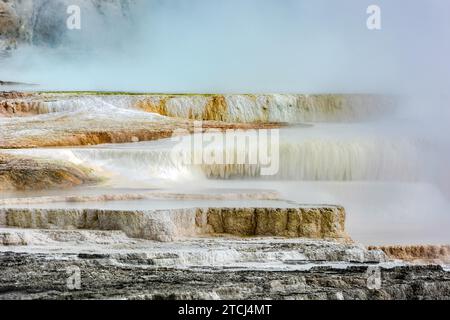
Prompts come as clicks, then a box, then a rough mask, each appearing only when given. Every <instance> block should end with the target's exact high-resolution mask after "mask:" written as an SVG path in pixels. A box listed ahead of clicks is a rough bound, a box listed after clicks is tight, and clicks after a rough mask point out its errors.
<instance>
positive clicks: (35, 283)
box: [0, 252, 450, 299]
mask: <svg viewBox="0 0 450 320" xmlns="http://www.w3.org/2000/svg"><path fill="white" fill-rule="evenodd" d="M149 263H151V260H148V259H145V258H141V257H139V256H136V255H132V254H130V255H128V256H123V257H122V259H120V260H116V259H114V258H111V256H110V255H108V254H103V255H99V254H51V253H43V254H30V253H14V252H3V253H0V268H1V270H2V272H1V273H0V299H111V298H120V299H123V298H126V299H450V272H447V271H444V270H443V269H442V267H439V266H405V265H403V266H396V267H392V268H386V267H385V266H384V265H383V264H381V265H376V264H364V263H363V264H356V265H352V266H348V267H342V266H341V267H333V266H330V265H324V266H315V267H312V268H306V269H298V270H270V269H266V270H264V269H259V268H257V267H253V268H241V269H234V270H233V269H231V270H230V269H227V268H216V269H214V268H184V269H179V268H175V267H159V266H151V265H150V266H149ZM292 263H295V262H292ZM376 267H380V269H379V270H380V275H381V286H380V287H372V286H371V284H372V282H371V281H372V279H371V277H370V274H372V272H373V270H374V268H376ZM74 268H79V269H78V270H80V276H81V278H80V280H81V288H80V289H79V290H69V288H68V286H67V282H68V278H69V276H70V275H71V274H73V273H71V272H73V271H70V270H74ZM75 270H76V269H75ZM67 272H69V273H67ZM369 288H374V289H369Z"/></svg>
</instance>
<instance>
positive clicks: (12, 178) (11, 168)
mask: <svg viewBox="0 0 450 320" xmlns="http://www.w3.org/2000/svg"><path fill="white" fill-rule="evenodd" d="M96 181H98V180H97V179H96V178H95V177H94V176H93V174H91V172H90V171H89V169H87V168H83V167H81V166H76V165H74V164H71V163H66V162H62V161H49V160H43V159H38V158H27V157H18V156H13V155H6V154H1V153H0V191H7V190H41V189H49V188H57V187H58V188H68V187H74V186H77V185H81V184H87V183H94V182H96Z"/></svg>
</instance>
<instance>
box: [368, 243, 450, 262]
mask: <svg viewBox="0 0 450 320" xmlns="http://www.w3.org/2000/svg"><path fill="white" fill-rule="evenodd" d="M370 249H379V250H382V251H383V252H385V253H386V255H387V256H388V257H389V258H391V259H399V260H403V261H409V262H413V263H418V264H423V263H433V264H450V246H449V245H442V246H437V245H428V246H427V245H419V246H385V247H371V248H370Z"/></svg>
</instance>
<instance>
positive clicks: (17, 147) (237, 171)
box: [0, 92, 450, 299]
mask: <svg viewBox="0 0 450 320" xmlns="http://www.w3.org/2000/svg"><path fill="white" fill-rule="evenodd" d="M394 107H395V106H394V105H393V100H392V98H386V97H377V96H373V95H286V94H285V95H282V94H264V95H250V94H246V95H244V94H240V95H201V94H197V95H161V94H125V93H120V94H119V93H116V94H113V93H108V94H106V93H19V92H5V93H3V94H2V95H1V99H0V148H1V149H0V190H1V192H2V193H1V197H0V266H1V268H2V271H3V272H2V273H1V274H0V292H1V293H0V299H2V298H4V299H8V298H19V299H33V298H49V299H60V298H83V299H84V298H87V299H92V298H94V299H95V298H100V299H109V298H127V299H160V298H176V299H183V298H184V299H241V298H251V299H254V298H261V299H263V298H264V299H266V298H269V299H283V298H285V299H416V298H419V299H420V298H423V299H428V298H450V297H449V295H448V292H450V275H449V273H448V271H446V270H448V269H447V267H446V264H447V263H448V248H447V247H445V246H444V247H434V246H433V247H432V246H430V247H388V246H381V245H378V244H379V243H365V244H364V245H363V244H358V242H357V241H355V239H352V233H353V232H354V231H355V228H354V224H353V223H354V222H353V221H355V220H354V217H353V216H352V214H354V213H355V210H354V208H352V210H350V212H346V208H345V206H343V205H345V204H343V203H340V201H338V200H335V201H330V202H329V203H324V202H317V200H315V199H316V198H314V197H310V194H308V192H304V191H302V190H305V188H304V185H305V184H306V186H308V187H311V188H313V189H315V190H316V189H317V190H322V192H324V191H323V190H327V189H326V188H334V187H333V186H334V185H335V184H336V186H337V188H342V190H344V188H345V187H349V188H353V189H351V190H352V192H357V189H358V188H360V186H363V187H364V188H372V189H370V190H375V191H376V190H377V188H378V186H379V185H380V184H381V183H386V184H392V185H393V186H394V187H396V186H397V183H401V186H403V187H404V188H412V187H411V186H415V185H416V184H419V185H421V184H420V183H421V181H422V180H421V179H423V176H422V175H421V174H420V172H418V170H417V168H418V166H419V165H420V161H421V159H420V157H419V156H418V154H420V148H421V145H420V143H418V142H417V141H415V140H413V139H411V140H408V139H403V138H399V139H397V138H394V137H393V136H390V135H389V134H390V133H389V132H384V133H383V134H385V136H383V135H380V134H379V133H378V132H375V133H373V132H371V131H370V130H367V132H366V131H364V134H363V135H362V137H361V138H358V139H355V138H353V136H351V135H348V134H347V133H346V132H345V130H346V128H347V127H356V128H365V124H364V121H376V120H377V118H378V117H379V116H380V115H381V114H383V113H385V112H391V111H392V109H393V108H394ZM198 121H202V130H204V131H208V129H215V130H216V131H215V132H219V133H225V132H226V131H227V130H239V131H240V132H246V131H249V130H261V129H262V130H264V129H279V130H281V134H280V141H279V145H278V146H279V149H280V166H279V172H278V173H277V174H274V175H273V176H269V177H264V176H262V175H261V170H260V169H261V167H262V164H261V163H258V164H256V165H253V166H252V165H248V166H246V165H233V164H213V165H189V164H185V163H178V162H176V161H175V162H174V161H173V159H171V157H170V150H171V148H172V147H173V144H171V143H172V142H171V139H169V138H171V137H172V135H173V134H174V132H175V131H176V130H178V129H185V134H187V135H189V134H191V133H193V132H194V129H195V122H198ZM361 123H362V124H361ZM323 127H327V128H329V131H330V132H331V133H330V134H328V135H323V134H322V133H321V129H322V128H323ZM358 130H359V129H358ZM202 133H203V131H202ZM286 133H287V134H286ZM291 136H293V138H289V137H291ZM215 150H216V152H217V150H218V149H215ZM182 151H183V152H188V151H187V150H185V149H182ZM287 181H290V182H289V183H288V182H287ZM325 182H326V183H325ZM321 188H323V189H321ZM332 190H335V189H332ZM295 192H298V193H295ZM293 193H295V194H294V195H293ZM336 194H338V192H336ZM297 197H300V198H301V199H310V200H305V201H303V200H302V201H299V200H298V199H297ZM308 197H310V198H308ZM339 199H344V198H339ZM349 221H350V222H351V223H350V227H351V228H348V224H349ZM369 244H373V245H376V246H374V247H368V246H366V245H369ZM431 263H433V264H434V265H433V266H431V265H429V264H431ZM71 268H78V270H80V272H81V287H80V288H78V289H76V290H72V289H70V288H68V287H67V286H66V285H65V279H66V278H65V277H66V276H67V275H66V271H65V270H68V269H71ZM374 268H375V270H377V272H379V275H380V286H379V287H376V288H374V287H372V286H371V284H370V277H371V275H372V273H371V271H373V270H374ZM405 278H408V279H409V280H408V281H404V280H403V279H405Z"/></svg>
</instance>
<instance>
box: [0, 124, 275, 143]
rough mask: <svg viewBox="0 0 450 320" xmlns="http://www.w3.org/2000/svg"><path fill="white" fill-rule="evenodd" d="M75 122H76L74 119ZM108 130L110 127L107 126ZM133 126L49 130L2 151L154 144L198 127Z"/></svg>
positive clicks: (237, 126) (238, 127)
mask: <svg viewBox="0 0 450 320" xmlns="http://www.w3.org/2000/svg"><path fill="white" fill-rule="evenodd" d="M74 121H76V120H75V119H74ZM105 126H106V127H107V126H108V124H105ZM132 126H133V124H130V126H129V128H127V129H115V128H112V129H110V130H108V129H104V130H96V129H95V128H94V129H89V128H86V129H83V130H76V129H75V130H74V129H67V130H52V128H49V129H48V130H47V132H46V131H42V132H39V133H36V134H34V135H33V136H31V135H18V136H13V137H11V138H8V139H6V138H4V139H1V138H0V149H20V148H39V147H70V146H88V145H98V144H104V143H129V142H138V141H153V140H159V139H165V138H170V137H172V136H173V135H174V133H175V132H178V130H180V129H182V130H184V131H185V132H186V133H193V132H194V125H193V123H191V122H189V121H184V122H177V121H172V122H168V123H167V122H166V123H158V122H154V123H150V124H149V125H148V126H147V128H139V127H142V126H143V125H142V123H138V124H137V127H138V128H133V127H132ZM282 126H283V124H279V123H265V124H262V123H261V124H246V123H242V124H230V123H221V122H212V121H209V122H203V123H202V130H203V131H205V130H210V129H216V130H219V131H226V130H231V129H235V130H251V129H274V128H280V127H282Z"/></svg>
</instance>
